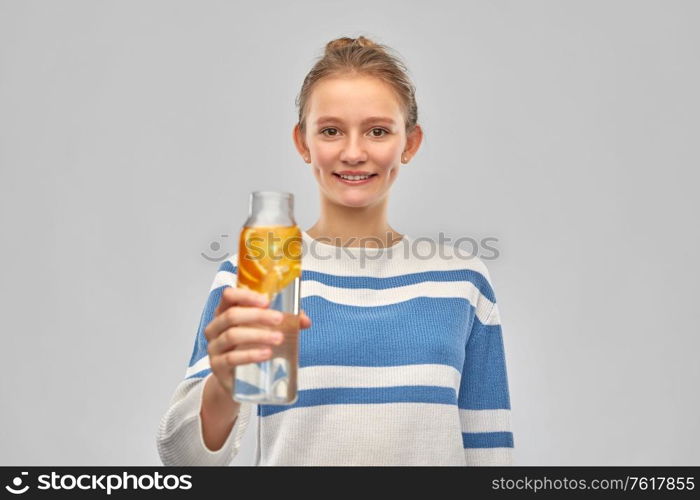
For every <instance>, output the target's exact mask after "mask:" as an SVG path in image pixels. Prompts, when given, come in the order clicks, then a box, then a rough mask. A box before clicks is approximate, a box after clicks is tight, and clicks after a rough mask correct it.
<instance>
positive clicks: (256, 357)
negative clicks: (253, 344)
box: [210, 348, 272, 392]
mask: <svg viewBox="0 0 700 500" xmlns="http://www.w3.org/2000/svg"><path fill="white" fill-rule="evenodd" d="M271 356H272V349H270V348H266V349H240V350H239V349H236V350H233V351H228V352H225V353H223V354H219V355H217V356H213V357H211V359H210V366H211V371H212V373H213V374H214V376H216V378H218V379H219V381H220V383H221V384H222V385H223V386H224V387H225V388H226V389H227V390H228V391H229V392H230V391H231V390H232V387H233V377H234V376H235V367H236V366H238V365H246V364H248V363H258V362H261V361H265V360H266V359H269V358H270V357H271Z"/></svg>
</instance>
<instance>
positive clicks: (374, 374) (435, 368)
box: [298, 364, 460, 392]
mask: <svg viewBox="0 0 700 500" xmlns="http://www.w3.org/2000/svg"><path fill="white" fill-rule="evenodd" d="M459 382H460V373H459V371H457V370H456V369H455V368H454V367H452V366H448V365H441V364H422V365H402V366H330V365H324V366H306V367H304V368H300V369H299V379H298V389H299V390H303V389H324V388H329V387H394V386H399V385H432V386H438V387H450V388H452V389H454V390H455V392H457V391H458V390H459Z"/></svg>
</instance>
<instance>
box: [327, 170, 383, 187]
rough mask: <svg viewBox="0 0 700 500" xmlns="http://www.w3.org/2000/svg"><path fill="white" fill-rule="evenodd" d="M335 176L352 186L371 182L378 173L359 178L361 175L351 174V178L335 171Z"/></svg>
mask: <svg viewBox="0 0 700 500" xmlns="http://www.w3.org/2000/svg"><path fill="white" fill-rule="evenodd" d="M333 176H334V177H335V178H336V179H338V181H340V182H342V183H344V184H348V185H350V186H358V185H361V184H367V183H369V182H371V181H372V179H374V178H375V177H377V174H371V175H370V176H369V177H363V178H359V179H358V177H360V176H357V175H351V176H349V177H350V178H347V177H345V178H344V177H343V176H340V175H338V174H336V173H335V172H333Z"/></svg>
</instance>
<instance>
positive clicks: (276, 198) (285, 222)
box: [244, 191, 297, 227]
mask: <svg viewBox="0 0 700 500" xmlns="http://www.w3.org/2000/svg"><path fill="white" fill-rule="evenodd" d="M296 224H297V223H296V220H295V219H294V195H293V194H292V193H286V192H281V191H254V192H252V193H251V194H250V205H249V211H248V220H246V222H245V224H244V225H245V226H247V227H255V226H296Z"/></svg>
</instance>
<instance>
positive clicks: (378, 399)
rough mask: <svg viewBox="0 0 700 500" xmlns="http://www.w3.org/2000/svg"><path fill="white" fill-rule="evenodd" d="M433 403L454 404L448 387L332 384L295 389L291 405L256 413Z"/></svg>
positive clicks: (265, 408)
mask: <svg viewBox="0 0 700 500" xmlns="http://www.w3.org/2000/svg"><path fill="white" fill-rule="evenodd" d="M381 403H434V404H448V405H454V404H457V401H456V394H455V391H454V390H453V389H450V388H449V387H437V386H427V385H406V386H395V387H336V388H331V389H307V390H302V391H299V392H298V399H297V401H296V402H295V403H294V404H292V405H258V415H260V416H263V417H266V416H268V415H274V414H275V413H279V412H281V411H285V410H289V409H292V408H301V407H308V406H320V405H340V404H381Z"/></svg>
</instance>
